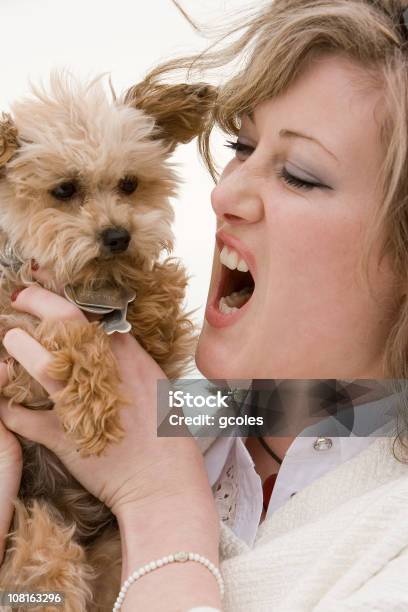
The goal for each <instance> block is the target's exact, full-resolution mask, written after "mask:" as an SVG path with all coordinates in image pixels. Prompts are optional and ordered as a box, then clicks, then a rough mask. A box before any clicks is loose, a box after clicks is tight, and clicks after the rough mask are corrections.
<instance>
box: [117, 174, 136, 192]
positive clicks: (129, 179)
mask: <svg viewBox="0 0 408 612" xmlns="http://www.w3.org/2000/svg"><path fill="white" fill-rule="evenodd" d="M137 186H138V182H137V178H136V177H135V176H125V177H123V178H122V179H120V181H119V183H118V187H119V189H120V190H121V191H122V192H123V193H126V194H131V193H133V192H134V191H136V189H137Z"/></svg>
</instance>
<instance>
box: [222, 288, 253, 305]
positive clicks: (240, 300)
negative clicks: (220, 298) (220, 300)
mask: <svg viewBox="0 0 408 612" xmlns="http://www.w3.org/2000/svg"><path fill="white" fill-rule="evenodd" d="M252 292H253V287H244V288H243V289H241V290H240V291H234V292H233V293H231V295H227V296H225V297H224V301H225V303H226V304H227V306H230V308H241V306H243V305H244V304H245V303H246V302H247V301H248V300H249V298H250V297H251V295H252Z"/></svg>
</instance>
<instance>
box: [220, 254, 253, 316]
mask: <svg viewBox="0 0 408 612" xmlns="http://www.w3.org/2000/svg"><path fill="white" fill-rule="evenodd" d="M220 262H221V264H222V268H221V279H220V284H219V288H218V294H217V299H216V304H217V306H218V309H219V311H220V312H222V313H223V314H232V313H234V312H236V311H237V310H239V309H240V308H242V307H243V306H244V305H245V304H246V303H247V302H249V300H250V299H251V297H252V294H253V292H254V289H255V282H254V279H253V276H252V274H251V272H250V271H249V269H248V265H247V263H246V261H245V260H244V259H243V258H242V257H241V255H240V254H239V253H238V252H237V251H235V250H234V249H233V248H231V247H227V246H226V245H224V246H223V247H222V250H221V253H220Z"/></svg>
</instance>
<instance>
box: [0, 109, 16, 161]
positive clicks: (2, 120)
mask: <svg viewBox="0 0 408 612" xmlns="http://www.w3.org/2000/svg"><path fill="white" fill-rule="evenodd" d="M18 147H19V143H18V134H17V128H16V126H15V124H14V122H13V120H12V118H11V117H10V115H8V114H7V113H2V114H1V116H0V168H3V166H5V165H6V164H7V162H8V161H9V160H10V158H11V157H13V155H14V153H15V152H16V150H17V149H18Z"/></svg>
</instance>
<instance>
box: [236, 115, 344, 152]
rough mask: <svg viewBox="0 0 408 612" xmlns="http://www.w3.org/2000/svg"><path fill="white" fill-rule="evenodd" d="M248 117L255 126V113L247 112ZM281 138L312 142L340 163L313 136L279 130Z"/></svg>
mask: <svg viewBox="0 0 408 612" xmlns="http://www.w3.org/2000/svg"><path fill="white" fill-rule="evenodd" d="M246 115H247V117H248V118H249V120H250V121H251V123H253V124H254V125H255V117H254V114H253V111H249V112H247V113H246ZM279 136H280V137H281V138H303V139H304V140H310V141H312V142H314V143H316V144H318V145H319V146H320V147H322V149H324V150H325V151H326V153H328V154H329V155H330V156H331V157H333V158H334V159H335V160H336V161H337V162H338V161H339V160H338V159H337V157H336V156H335V154H334V153H332V151H330V150H329V149H328V148H327V147H325V146H324V144H323V143H322V142H320V140H318V139H317V138H314V137H313V136H310V135H308V134H304V133H302V132H295V131H294V130H287V129H282V130H279Z"/></svg>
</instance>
